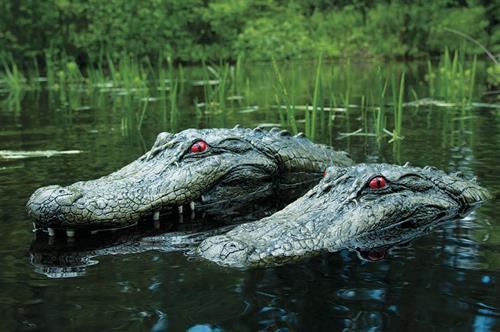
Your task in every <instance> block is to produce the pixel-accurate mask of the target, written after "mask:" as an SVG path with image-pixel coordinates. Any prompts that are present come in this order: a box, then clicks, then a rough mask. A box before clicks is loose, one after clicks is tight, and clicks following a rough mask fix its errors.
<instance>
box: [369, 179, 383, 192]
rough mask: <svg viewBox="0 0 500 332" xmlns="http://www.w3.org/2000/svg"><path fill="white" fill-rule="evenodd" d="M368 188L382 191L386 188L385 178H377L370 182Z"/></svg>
mask: <svg viewBox="0 0 500 332" xmlns="http://www.w3.org/2000/svg"><path fill="white" fill-rule="evenodd" d="M368 187H370V188H372V189H380V188H384V187H385V178H384V177H383V176H377V177H374V178H373V179H371V180H370V183H369V184H368Z"/></svg>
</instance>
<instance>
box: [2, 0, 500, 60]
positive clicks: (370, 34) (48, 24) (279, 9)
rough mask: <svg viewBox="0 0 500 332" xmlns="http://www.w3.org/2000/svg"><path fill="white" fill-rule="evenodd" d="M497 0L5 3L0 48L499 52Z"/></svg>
mask: <svg viewBox="0 0 500 332" xmlns="http://www.w3.org/2000/svg"><path fill="white" fill-rule="evenodd" d="M499 22H500V5H498V4H494V2H491V1H479V0H470V1H467V2H464V1H454V0H437V1H432V2H429V1H411V2H409V1H405V0H394V1H373V0H354V1H335V2H333V1H313V0H303V1H278V0H257V1H252V0H204V1H202V0H150V1H138V0H129V1H124V0H109V1H105V2H103V1H99V0H85V1H84V0H74V1H68V0H47V1H5V2H3V3H2V4H0V50H1V53H3V57H5V56H8V55H9V56H11V57H12V58H13V59H15V62H16V64H17V65H18V66H19V67H21V68H23V67H25V66H27V65H28V66H29V65H31V64H32V63H33V62H37V63H38V66H39V67H43V66H44V65H45V63H46V61H45V58H46V57H47V54H51V56H53V57H59V58H61V57H63V56H64V57H69V58H71V59H73V60H74V61H75V63H76V64H77V65H78V66H79V67H80V68H85V67H87V66H97V65H99V64H101V63H102V62H104V61H106V58H108V57H111V58H113V59H117V58H120V57H125V56H128V57H131V58H136V59H138V60H141V61H142V60H144V59H149V61H151V62H152V63H156V62H158V59H159V58H161V56H162V54H169V55H170V58H171V61H172V62H173V63H175V64H177V63H183V64H200V63H202V62H222V61H224V62H228V61H229V62H236V61H237V58H238V57H239V56H244V57H245V58H246V59H248V60H251V61H270V60H271V59H276V60H278V61H279V60H285V59H289V60H291V59H293V60H300V59H316V58H317V57H318V55H319V54H322V56H323V57H324V58H327V59H330V58H352V59H362V58H374V57H375V58H385V59H409V58H411V59H415V58H419V59H421V58H428V57H432V56H434V57H435V56H439V55H440V54H442V51H443V48H444V47H447V48H449V49H452V50H454V49H458V48H459V47H461V45H462V44H463V41H464V38H463V36H460V35H458V34H457V33H453V32H452V31H458V32H462V33H466V34H467V35H468V36H470V38H471V39H472V40H474V41H477V42H478V44H474V43H471V44H469V45H468V47H467V49H465V52H466V53H467V54H483V53H484V51H483V50H482V49H481V47H480V46H479V45H484V46H485V47H486V48H487V49H489V50H490V51H491V53H492V54H499V53H500V24H499Z"/></svg>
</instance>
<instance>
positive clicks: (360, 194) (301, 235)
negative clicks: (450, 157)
mask: <svg viewBox="0 0 500 332" xmlns="http://www.w3.org/2000/svg"><path fill="white" fill-rule="evenodd" d="M488 196H489V194H488V192H487V191H486V190H485V189H483V188H482V187H480V186H479V185H478V184H476V183H475V181H468V180H465V179H463V178H462V177H461V176H460V175H458V174H454V175H447V174H445V173H444V172H442V171H439V170H437V169H435V168H431V167H425V168H418V167H404V166H394V165H387V164H371V165H370V164H359V165H356V166H351V167H346V168H337V167H333V168H329V169H328V171H327V173H326V176H325V178H324V179H323V180H322V181H321V182H320V183H319V184H318V185H317V186H316V187H314V188H313V189H311V190H310V191H309V192H308V193H307V194H305V195H304V196H303V197H302V198H300V199H298V200H297V201H295V202H293V203H292V204H290V205H288V206H287V207H286V208H285V209H283V210H281V211H279V212H277V213H275V214H274V215H272V216H270V217H267V218H264V219H261V220H259V221H257V222H253V223H247V224H242V225H239V226H237V227H236V228H234V229H233V230H231V231H229V232H228V233H226V234H224V235H218V236H214V237H209V238H207V239H206V240H204V241H203V242H202V243H201V244H200V246H199V247H198V249H197V253H198V254H200V255H201V256H202V257H204V258H206V259H209V260H212V261H214V262H216V263H218V264H220V265H227V266H234V267H243V266H249V265H260V264H280V263H283V262H286V261H289V260H292V259H297V258H300V257H304V256H308V255H312V254H315V253H319V252H328V251H329V252H334V251H338V250H341V249H346V248H347V249H357V248H367V247H368V248H369V247H370V246H371V247H372V248H376V247H381V246H387V245H389V244H390V243H391V242H394V241H402V239H403V240H405V241H408V240H409V238H408V237H406V238H405V237H404V236H401V234H411V233H414V232H412V231H411V230H412V229H415V228H420V229H423V228H425V227H427V226H429V225H431V224H435V223H438V222H440V221H442V220H447V219H451V218H457V217H461V216H463V215H464V214H466V213H467V212H468V211H469V210H470V209H471V208H472V207H474V206H475V205H476V204H478V203H480V202H482V201H483V200H485V199H486V198H488Z"/></svg>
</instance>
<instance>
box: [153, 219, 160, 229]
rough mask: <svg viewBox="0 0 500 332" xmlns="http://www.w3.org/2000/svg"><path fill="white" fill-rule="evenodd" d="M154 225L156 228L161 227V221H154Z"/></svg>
mask: <svg viewBox="0 0 500 332" xmlns="http://www.w3.org/2000/svg"><path fill="white" fill-rule="evenodd" d="M153 226H154V228H155V229H160V221H159V220H155V221H154V223H153Z"/></svg>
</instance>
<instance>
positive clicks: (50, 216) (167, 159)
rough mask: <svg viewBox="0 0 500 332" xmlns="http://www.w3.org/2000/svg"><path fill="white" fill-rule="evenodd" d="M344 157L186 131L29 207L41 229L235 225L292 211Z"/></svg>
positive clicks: (297, 142) (290, 142)
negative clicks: (262, 214) (269, 207)
mask: <svg viewBox="0 0 500 332" xmlns="http://www.w3.org/2000/svg"><path fill="white" fill-rule="evenodd" d="M350 164H352V160H351V159H350V158H349V156H348V155H347V154H346V153H344V152H337V151H335V150H333V149H332V148H331V147H328V146H325V145H321V144H314V143H312V142H311V141H310V140H308V139H307V138H305V137H302V136H301V135H297V136H291V135H290V134H289V133H288V132H286V131H280V130H279V129H277V128H273V129H272V130H270V131H263V130H261V129H260V128H256V129H253V130H251V129H242V128H234V129H202V130H198V129H187V130H184V131H182V132H179V133H177V134H175V135H174V134H170V133H161V134H160V135H158V138H157V139H156V142H155V143H154V145H153V147H152V149H151V150H150V151H148V152H147V153H146V154H145V155H143V156H142V157H140V158H139V159H137V160H135V161H133V162H132V163H130V164H129V165H127V166H125V167H123V168H122V169H120V170H118V171H116V172H114V173H112V174H110V175H107V176H104V177H102V178H99V179H96V180H91V181H82V182H76V183H74V184H72V185H70V186H67V187H61V186H48V187H43V188H40V189H38V190H36V191H35V192H34V193H33V195H32V196H31V198H30V199H29V201H28V203H27V210H28V214H29V215H30V216H31V217H32V218H33V220H34V223H35V227H36V228H48V229H49V233H50V234H53V233H54V230H58V229H60V230H61V229H62V230H67V234H68V235H69V236H72V235H73V234H74V233H73V232H74V230H75V229H83V228H87V229H106V228H119V227H126V226H130V225H133V224H135V223H137V222H138V220H140V219H141V218H145V217H149V218H152V219H158V217H159V215H160V213H162V214H167V213H173V212H175V213H178V214H180V215H182V214H183V213H187V210H191V211H190V214H191V215H193V214H194V213H201V214H207V215H209V216H210V217H211V218H218V217H220V218H221V219H223V218H228V219H231V220H235V219H237V218H238V216H239V215H240V214H243V213H244V214H245V215H247V214H248V213H249V212H250V213H251V212H253V211H254V210H258V209H259V208H260V207H261V206H262V204H264V203H269V202H274V201H275V199H270V198H279V200H281V201H282V202H283V203H285V204H287V203H290V202H291V201H293V200H295V199H297V198H298V197H300V196H302V195H303V194H304V193H305V192H306V191H307V190H309V189H310V188H311V187H313V186H314V185H315V184H316V183H318V182H319V180H320V179H321V175H322V173H323V171H324V170H325V169H326V167H327V166H329V165H338V166H348V165H350Z"/></svg>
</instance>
